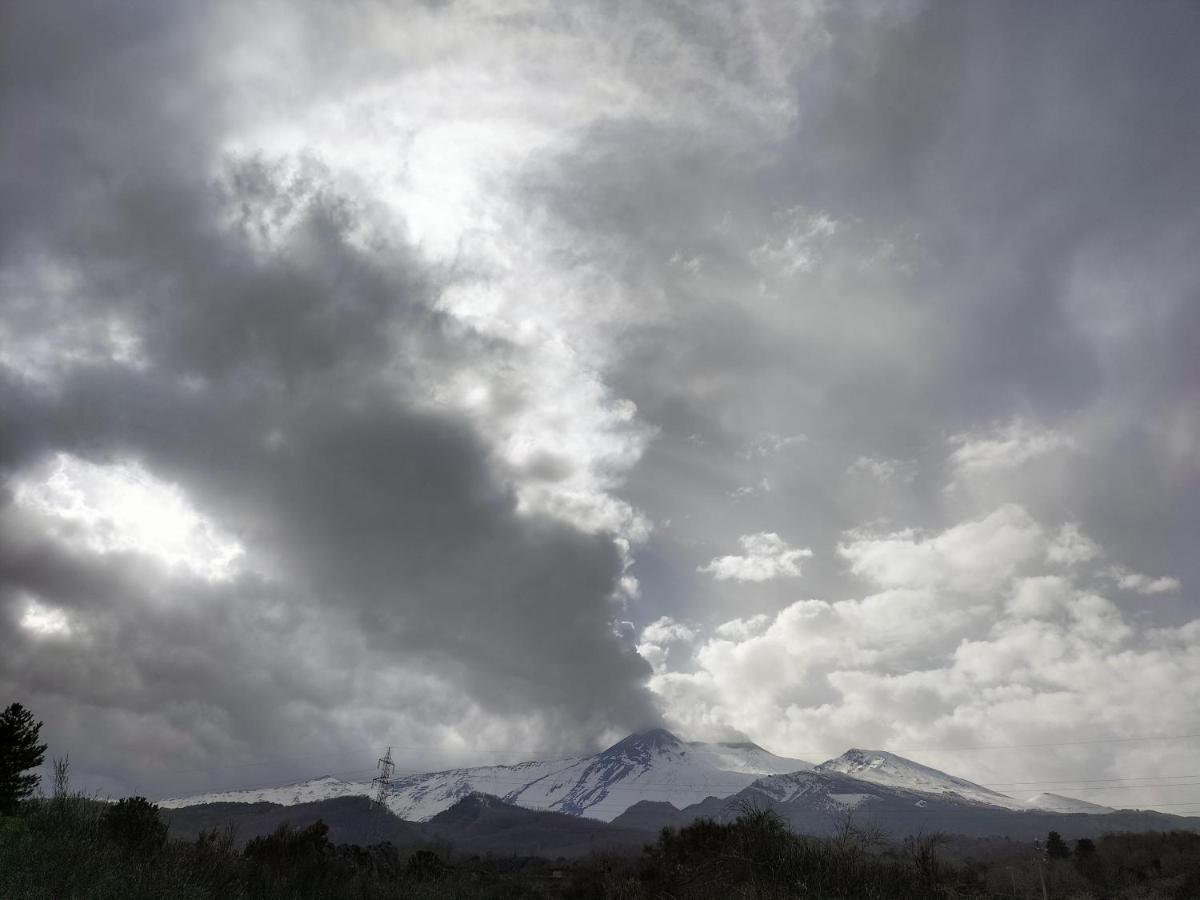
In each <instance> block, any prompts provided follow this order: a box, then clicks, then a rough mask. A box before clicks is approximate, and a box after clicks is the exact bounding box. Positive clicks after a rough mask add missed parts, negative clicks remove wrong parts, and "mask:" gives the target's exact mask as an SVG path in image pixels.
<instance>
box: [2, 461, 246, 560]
mask: <svg viewBox="0 0 1200 900" xmlns="http://www.w3.org/2000/svg"><path fill="white" fill-rule="evenodd" d="M14 496H15V499H16V503H17V505H18V506H19V507H22V508H24V509H25V510H26V511H28V512H31V513H33V514H34V515H37V516H38V517H39V518H41V519H42V521H43V524H44V526H45V530H46V533H48V534H51V535H54V536H56V537H58V538H59V539H60V540H64V541H70V542H77V543H79V544H81V545H82V546H84V547H86V548H87V549H88V550H90V551H92V552H93V553H98V554H108V553H139V554H144V555H146V556H148V557H151V558H153V559H156V560H158V561H159V562H161V563H165V564H166V565H168V566H170V567H173V568H176V569H183V570H186V571H188V572H190V573H191V574H193V575H196V576H199V577H202V578H206V579H209V580H214V581H220V580H225V579H228V578H231V577H232V576H233V575H234V574H235V573H236V571H237V566H238V561H239V559H240V558H241V557H242V556H243V552H244V551H243V549H242V546H241V544H240V543H239V542H238V541H237V540H236V538H234V537H233V536H232V535H230V534H228V533H226V532H225V531H224V530H223V529H221V528H220V527H219V526H218V525H217V524H216V523H215V522H213V521H212V520H210V519H208V518H206V517H205V516H203V515H202V514H201V513H200V512H199V511H197V510H196V508H195V507H194V506H193V505H192V503H191V501H190V500H189V499H188V497H187V496H186V495H185V494H184V493H183V491H182V490H181V489H180V488H179V487H178V486H176V485H173V484H170V483H167V482H165V481H162V480H160V479H158V478H155V477H154V476H153V475H152V474H150V473H149V472H147V471H146V470H145V469H144V468H142V466H141V465H140V464H138V463H137V462H132V461H126V462H114V463H108V464H100V463H93V462H89V461H88V460H85V459H81V458H79V457H77V456H73V455H71V454H68V453H59V454H57V455H56V456H54V457H53V459H51V460H50V461H49V462H48V463H46V464H42V465H41V466H39V467H36V468H35V469H33V470H29V471H26V472H24V473H22V474H21V475H20V476H19V477H18V478H17V479H16V480H15V491H14Z"/></svg>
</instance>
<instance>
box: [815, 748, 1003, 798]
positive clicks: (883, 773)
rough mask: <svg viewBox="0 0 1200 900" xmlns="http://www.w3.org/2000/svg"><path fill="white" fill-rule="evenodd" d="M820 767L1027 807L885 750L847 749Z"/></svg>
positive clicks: (886, 783) (928, 790) (939, 793)
mask: <svg viewBox="0 0 1200 900" xmlns="http://www.w3.org/2000/svg"><path fill="white" fill-rule="evenodd" d="M816 771H818V772H830V773H832V772H836V773H839V774H842V775H849V776H850V777H852V778H856V779H858V780H859V781H866V782H869V783H871V784H876V785H880V786H882V787H893V788H900V789H903V790H909V791H919V792H920V793H923V794H933V795H936V796H945V797H960V798H962V799H963V800H970V801H974V802H977V803H986V804H988V805H989V806H1002V807H1005V808H1008V809H1024V808H1025V804H1024V803H1022V802H1021V801H1020V800H1016V799H1014V798H1012V797H1009V796H1006V795H1004V794H1001V793H998V792H996V791H993V790H991V789H989V788H985V787H983V786H982V785H978V784H975V783H973V782H970V781H967V780H965V779H963V778H956V777H955V776H953V775H947V774H946V773H945V772H939V771H938V770H937V769H931V768H930V767H929V766H923V765H921V764H920V763H916V762H913V761H912V760H911V759H905V758H904V757H902V756H897V755H896V754H894V753H888V752H886V751H883V750H857V749H854V750H847V751H846V752H845V753H843V754H842V755H841V756H839V757H837V759H831V760H829V761H828V762H823V763H821V764H820V765H819V766H817V767H816Z"/></svg>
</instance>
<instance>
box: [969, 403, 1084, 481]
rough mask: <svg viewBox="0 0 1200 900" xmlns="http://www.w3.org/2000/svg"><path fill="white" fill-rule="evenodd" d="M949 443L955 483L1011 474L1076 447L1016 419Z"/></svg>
mask: <svg viewBox="0 0 1200 900" xmlns="http://www.w3.org/2000/svg"><path fill="white" fill-rule="evenodd" d="M949 443H950V445H951V446H952V447H953V448H954V449H953V451H952V452H951V453H950V465H951V467H952V469H953V470H954V475H955V477H956V479H958V480H968V479H972V478H981V477H982V478H986V477H989V476H994V475H999V474H1003V473H1005V472H1011V471H1013V470H1014V469H1019V468H1020V467H1021V466H1023V465H1025V464H1026V463H1028V462H1030V461H1032V460H1034V459H1037V458H1038V457H1041V456H1045V455H1047V454H1049V453H1052V452H1054V451H1056V450H1073V449H1076V447H1077V445H1076V443H1075V440H1074V439H1073V438H1072V437H1070V436H1069V435H1067V434H1065V433H1064V432H1061V431H1057V430H1055V429H1053V428H1045V427H1042V426H1038V425H1033V424H1030V423H1028V422H1026V421H1024V420H1023V419H1019V418H1018V419H1013V420H1012V421H1011V422H1009V423H1007V424H1005V425H995V426H993V427H992V428H991V429H988V430H986V431H970V432H961V433H959V434H955V435H952V436H951V437H950V439H949Z"/></svg>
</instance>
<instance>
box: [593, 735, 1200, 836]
mask: <svg viewBox="0 0 1200 900" xmlns="http://www.w3.org/2000/svg"><path fill="white" fill-rule="evenodd" d="M748 808H749V809H762V808H769V809H773V810H774V811H775V812H777V813H778V814H779V815H780V816H781V817H782V818H783V819H784V820H785V821H786V822H787V823H788V825H789V826H790V827H791V828H792V830H794V831H796V832H799V833H802V834H814V835H829V834H833V833H836V832H837V831H838V830H839V829H840V828H842V827H843V826H844V825H845V824H846V823H847V822H849V823H852V824H853V825H855V826H856V827H859V828H864V827H865V828H871V827H875V828H878V829H880V830H881V831H882V832H883V833H884V834H885V835H888V836H890V837H892V838H897V837H903V836H906V835H912V834H930V833H933V832H942V833H945V834H957V835H967V836H976V837H988V836H1007V837H1010V838H1017V839H1022V840H1032V839H1034V838H1038V837H1045V835H1046V834H1047V833H1048V832H1049V831H1051V830H1056V831H1059V832H1061V833H1063V834H1070V835H1071V836H1072V837H1097V836H1099V835H1101V834H1104V833H1106V832H1112V831H1149V830H1166V831H1170V830H1186V831H1200V818H1187V817H1181V816H1171V815H1167V814H1165V813H1159V812H1153V811H1148V810H1112V809H1109V808H1108V807H1104V806H1100V805H1098V804H1094V803H1087V802H1085V801H1082V800H1075V799H1073V798H1070V797H1060V796H1058V795H1053V794H1039V795H1037V796H1035V797H1031V798H1029V799H1027V800H1017V799H1014V798H1012V797H1009V796H1006V795H1004V794H999V793H997V792H995V791H991V790H989V789H988V788H985V787H982V786H981V785H978V784H974V783H973V782H970V781H966V780H964V779H961V778H956V777H955V776H953V775H948V774H946V773H945V772H939V771H938V770H937V769H931V768H929V767H928V766H922V765H921V764H919V763H915V762H913V761H912V760H907V759H904V758H903V757H899V756H896V755H895V754H891V753H884V752H879V751H864V750H851V751H849V752H847V753H845V754H843V755H842V756H840V757H838V758H837V759H833V760H829V761H828V762H825V763H822V764H821V765H819V766H816V767H814V768H813V769H812V770H810V771H802V772H790V773H786V774H780V775H768V776H765V777H763V778H759V779H757V780H755V781H754V782H753V783H752V784H750V785H749V786H747V787H746V788H744V789H743V790H741V791H738V792H737V793H735V794H733V795H731V796H729V797H709V798H707V799H705V800H702V801H701V802H699V803H695V804H692V805H691V806H686V807H683V808H679V809H677V808H675V807H671V806H669V805H666V804H651V803H639V804H637V805H636V806H634V807H632V808H630V809H629V810H628V811H627V812H626V813H625V814H623V815H621V816H619V817H618V818H617V819H615V820H614V824H618V825H624V826H631V827H637V828H640V829H643V830H647V831H652V830H656V829H659V828H662V827H666V826H670V827H676V828H677V827H679V826H681V825H684V824H687V823H688V822H692V821H695V820H696V819H701V818H708V819H715V820H717V821H728V820H731V819H733V818H735V817H736V816H737V815H739V814H740V812H741V811H742V810H744V809H748Z"/></svg>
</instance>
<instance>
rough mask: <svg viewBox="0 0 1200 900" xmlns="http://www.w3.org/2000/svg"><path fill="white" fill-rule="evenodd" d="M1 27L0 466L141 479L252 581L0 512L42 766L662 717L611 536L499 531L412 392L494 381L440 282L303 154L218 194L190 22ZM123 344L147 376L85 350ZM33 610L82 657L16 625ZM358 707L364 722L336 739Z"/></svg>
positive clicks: (448, 441)
mask: <svg viewBox="0 0 1200 900" xmlns="http://www.w3.org/2000/svg"><path fill="white" fill-rule="evenodd" d="M6 15H7V17H8V18H9V21H8V22H7V23H6V24H5V27H4V29H3V31H4V33H5V35H6V38H5V40H6V43H11V42H13V41H14V40H15V36H16V35H20V41H21V46H20V47H19V48H17V47H15V46H14V47H12V48H8V47H6V50H7V49H12V51H13V52H11V53H9V52H5V53H4V54H3V55H4V63H3V65H4V71H3V78H4V82H5V84H6V89H7V91H8V99H7V101H6V103H5V112H4V123H3V125H2V126H0V131H3V132H4V134H5V135H6V138H5V151H4V157H3V160H4V165H3V172H4V175H3V183H2V190H3V205H4V208H5V227H4V230H3V232H2V233H0V237H2V239H3V241H4V244H3V247H2V248H0V252H2V253H3V257H0V258H2V259H3V263H4V265H5V271H4V278H5V282H4V290H5V298H4V300H3V303H4V324H5V327H6V329H7V330H8V332H9V334H10V336H11V337H14V338H15V343H16V344H17V345H19V346H25V347H28V348H30V349H29V354H30V356H29V359H27V360H26V362H27V366H26V371H20V370H19V367H18V370H14V369H13V368H6V369H5V370H4V373H3V376H2V377H0V397H3V401H2V404H3V409H4V420H5V421H4V428H3V439H2V440H0V465H2V466H3V472H4V474H5V476H6V477H7V478H9V479H12V478H15V477H17V476H18V475H20V473H21V472H22V471H24V470H25V469H26V468H27V467H28V466H30V465H33V464H35V463H38V462H39V460H44V459H45V458H46V457H47V455H48V454H53V453H67V454H71V455H72V456H73V457H76V458H80V459H84V460H88V461H91V462H95V463H99V464H123V463H126V462H128V461H131V460H132V461H136V462H138V463H139V464H140V465H142V466H144V467H145V469H146V470H147V471H149V472H151V473H153V475H154V476H155V477H157V478H160V479H164V480H166V481H168V482H171V483H175V484H178V485H180V486H181V487H182V488H183V489H184V490H185V491H186V493H187V496H188V497H189V498H190V500H191V502H193V503H194V504H195V505H196V507H197V508H198V509H200V510H202V511H203V512H204V513H205V514H206V515H209V516H211V517H212V518H213V519H214V520H215V521H216V522H217V523H219V525H220V527H221V528H222V529H224V530H225V531H227V532H229V533H231V534H233V535H235V536H236V537H237V538H238V540H239V541H241V543H242V544H243V545H244V547H245V549H246V553H247V557H246V559H247V560H248V568H249V569H250V571H248V572H243V573H242V574H239V575H236V576H235V577H233V579H232V580H229V581H226V582H212V583H204V582H203V581H198V580H196V579H188V578H185V577H182V576H179V575H178V574H176V575H168V574H164V573H163V572H162V571H160V569H159V568H156V566H154V565H153V564H150V563H148V562H147V561H146V560H145V559H144V558H143V557H141V556H140V555H138V554H136V553H128V552H125V553H121V552H113V553H109V554H108V555H106V556H104V557H102V558H101V557H97V556H96V555H95V554H93V553H88V552H85V551H83V550H78V549H75V548H73V547H72V546H71V545H70V544H67V545H63V544H62V542H60V541H59V542H56V541H53V540H46V539H41V538H39V537H38V536H37V532H36V523H35V522H34V519H33V518H31V514H30V513H29V512H28V510H24V509H22V508H20V507H18V506H17V505H15V504H14V502H13V495H12V489H11V486H10V487H9V488H8V489H6V492H5V494H4V496H3V501H4V505H3V512H2V514H0V528H3V531H4V534H5V541H4V544H3V548H4V549H3V553H2V562H0V597H2V598H3V615H4V617H5V619H6V627H5V628H4V629H3V639H2V640H3V647H2V648H0V659H2V660H3V663H0V685H2V686H3V688H4V691H5V693H6V694H12V695H14V696H18V695H19V696H20V697H21V698H22V699H25V700H26V702H27V703H28V704H29V705H31V706H33V707H34V708H35V709H37V711H38V713H39V715H40V716H42V717H44V718H45V719H46V720H47V724H48V729H49V736H50V738H51V741H52V743H53V744H54V745H55V746H54V750H55V752H56V753H57V752H64V753H65V752H70V753H71V754H72V756H73V757H74V758H75V760H76V764H77V765H80V764H82V765H83V766H85V767H88V766H91V770H90V774H91V775H93V776H96V775H106V776H108V777H110V778H111V779H112V781H111V782H105V784H114V785H117V786H121V787H126V788H127V787H129V786H130V785H131V784H133V783H134V782H135V781H136V776H135V775H134V772H135V771H138V770H140V771H142V772H143V773H145V772H150V773H151V774H153V772H155V771H156V770H165V771H166V772H168V773H169V772H170V771H171V770H170V767H169V764H164V760H170V759H174V760H176V764H177V765H178V761H179V760H183V761H184V762H185V763H186V764H187V766H188V767H191V768H201V769H203V768H204V767H206V766H219V765H220V764H222V763H223V762H225V761H228V760H229V759H230V758H238V759H244V758H246V757H250V758H261V756H262V755H270V756H271V757H272V758H279V759H281V760H282V761H283V763H284V764H286V763H287V760H288V754H287V752H282V753H281V752H279V750H278V748H279V747H281V746H285V745H287V744H289V743H294V742H297V741H301V742H304V741H306V740H308V741H309V743H310V746H311V745H315V746H317V747H318V748H319V749H321V750H328V751H331V752H341V753H343V755H344V756H345V755H351V754H352V755H353V758H354V759H355V760H357V759H362V758H367V757H369V753H370V751H371V750H372V749H374V748H373V747H370V746H367V745H364V743H362V741H363V739H369V740H371V741H378V742H381V743H382V742H386V741H387V740H389V739H390V738H392V737H394V736H395V735H394V733H393V731H392V729H393V728H394V727H395V725H396V722H398V721H403V722H405V723H406V724H407V725H408V726H411V727H415V728H416V729H417V731H416V732H415V733H416V734H417V738H416V740H418V741H419V740H420V734H421V732H420V728H422V727H428V728H433V727H436V726H439V725H443V724H444V725H448V726H449V727H452V728H453V727H454V726H455V725H457V724H459V722H461V721H465V720H466V718H467V717H468V715H469V709H470V708H472V707H473V708H475V709H483V710H485V711H486V713H487V714H489V715H492V716H496V717H500V718H501V719H503V717H505V716H512V717H515V720H519V721H521V722H522V723H524V727H525V728H527V729H528V730H527V731H526V732H525V733H524V734H520V735H516V734H514V735H510V736H509V739H510V740H511V741H512V742H513V745H514V746H515V747H523V748H527V747H529V746H530V745H531V744H538V745H542V746H544V745H546V744H550V743H554V744H558V745H560V746H562V745H570V744H572V743H579V744H583V743H586V742H588V741H590V740H592V739H594V738H595V737H597V736H598V735H600V734H602V733H604V732H605V731H607V730H610V729H627V728H632V727H635V726H638V725H642V724H646V723H647V722H651V721H654V720H655V719H656V715H657V714H656V713H655V711H654V709H653V707H652V705H651V703H650V701H649V699H648V698H649V695H648V693H647V692H646V691H645V688H644V685H643V682H644V680H645V677H646V675H647V674H648V667H647V666H646V664H645V663H644V662H643V661H642V660H641V659H640V657H638V656H636V655H635V654H633V653H632V652H631V651H629V650H627V649H625V648H624V647H622V646H621V644H620V643H619V642H618V640H617V639H616V637H615V636H614V633H613V629H612V624H611V621H612V618H613V616H614V613H615V612H616V607H615V606H614V605H613V602H614V601H613V600H612V597H613V595H614V592H615V589H616V582H617V578H618V577H619V575H620V573H621V560H620V556H619V552H618V549H617V547H616V545H615V544H614V541H613V539H612V538H611V537H610V536H606V535H603V534H585V533H583V532H581V531H579V530H577V529H576V528H574V527H573V526H571V525H568V524H565V523H562V522H559V521H555V520H552V519H550V518H548V517H546V516H544V515H539V514H526V513H518V511H517V502H516V498H515V496H514V494H513V490H512V488H511V487H510V486H509V485H508V484H506V482H505V474H504V471H503V467H502V466H500V465H499V464H498V462H497V461H496V460H495V459H493V457H492V455H491V452H490V450H489V449H488V447H487V446H486V445H485V444H484V442H483V441H482V439H481V438H480V436H479V435H478V434H477V433H476V432H475V430H474V429H473V427H472V426H471V425H470V424H469V423H468V422H467V421H465V420H464V419H463V418H461V417H460V416H458V415H456V414H455V413H454V412H453V411H451V410H449V409H445V408H439V407H437V406H436V405H431V404H430V403H429V402H428V400H427V399H425V393H424V392H425V388H426V384H427V383H428V382H430V381H434V382H436V380H437V379H439V378H441V377H443V376H445V375H448V374H452V373H454V372H455V371H456V370H458V369H460V368H462V367H463V366H464V365H466V364H468V363H469V364H472V365H479V364H480V363H481V362H488V361H491V362H492V363H494V364H497V365H511V364H513V363H514V359H513V354H514V353H515V352H516V351H515V350H514V349H513V348H511V347H507V346H505V345H504V344H503V343H502V342H498V341H496V340H494V339H486V338H484V337H481V336H478V335H476V334H475V333H473V332H472V331H471V330H470V329H466V328H463V327H461V326H458V325H456V324H454V323H452V322H449V321H447V319H446V317H445V316H444V315H442V314H439V313H437V312H435V311H434V310H433V305H434V302H435V301H436V298H437V295H438V292H439V291H440V290H441V289H443V288H444V287H445V285H446V284H447V283H448V282H447V279H448V278H451V277H453V276H452V275H451V274H448V273H443V272H437V271H434V270H432V269H430V268H428V267H427V266H424V265H422V264H421V263H419V262H418V261H416V260H415V259H414V258H413V257H412V255H411V254H410V253H409V251H408V250H407V248H406V247H405V246H404V245H403V243H402V242H398V241H397V240H396V239H395V238H394V237H391V236H390V235H389V234H387V233H386V231H385V230H383V229H382V228H380V227H379V225H378V222H377V221H376V220H374V219H373V218H372V215H373V212H372V209H371V208H370V204H369V203H366V202H363V201H361V200H354V199H351V197H350V196H349V194H348V193H347V192H346V191H345V190H343V189H342V185H340V184H339V182H338V180H337V178H335V177H334V176H333V175H331V173H330V172H329V171H328V170H327V169H326V168H325V167H324V166H322V165H321V164H320V163H319V162H318V161H315V160H311V159H309V160H304V159H301V160H299V161H296V160H285V161H277V160H266V159H264V158H262V157H254V156H252V157H249V158H245V159H241V160H237V159H230V160H229V161H227V162H226V163H225V164H223V165H222V166H219V167H218V171H219V173H220V174H219V175H218V176H217V177H216V178H214V177H213V176H212V175H211V174H210V173H211V172H212V171H213V164H214V162H217V158H218V154H219V150H218V148H217V147H216V146H215V145H214V143H213V140H212V138H213V131H214V129H215V125H216V123H217V122H218V121H219V120H220V119H221V116H222V109H221V107H220V105H219V104H218V103H217V102H215V101H214V98H212V97H210V96H206V95H205V90H204V85H205V75H206V70H205V68H204V63H205V60H204V59H203V58H202V57H201V54H200V50H201V49H203V48H202V47H201V46H200V45H201V41H200V39H199V37H198V36H197V35H196V34H195V33H194V32H193V30H192V29H193V28H194V27H195V26H196V23H195V22H193V21H192V14H191V13H189V12H188V11H187V9H185V8H182V7H181V8H179V9H167V8H163V7H160V6H159V5H158V4H148V5H147V6H146V8H145V9H139V10H134V9H132V8H124V9H123V11H122V12H121V13H120V14H118V15H112V14H110V11H109V10H107V9H101V8H98V7H91V8H79V9H73V10H72V11H70V14H69V15H68V14H67V11H66V10H60V11H58V12H55V11H54V10H53V9H51V8H49V7H44V6H41V7H37V8H35V7H33V6H23V7H20V8H11V7H10V8H9V10H8V11H7V13H6ZM50 60H53V61H54V64H53V65H51V64H50ZM364 236H365V237H364ZM364 240H365V241H366V243H367V246H364V244H363V241H364ZM47 270H50V271H51V275H50V276H47V274H46V272H47ZM47 278H50V279H51V280H54V281H55V284H56V285H57V286H56V287H55V288H53V289H49V290H48V289H47V287H46V280H47ZM114 320H115V321H119V322H121V323H125V324H127V326H128V327H129V328H130V329H132V331H133V332H134V334H135V335H136V337H137V351H136V353H137V360H136V362H133V363H131V362H129V361H121V360H118V359H114V358H113V354H112V350H111V347H108V346H107V345H106V344H105V343H104V341H103V340H102V339H101V338H102V337H103V335H104V333H105V328H106V327H108V325H109V323H111V322H113V321H114ZM39 341H40V342H43V343H46V344H48V345H49V351H50V352H49V355H48V357H47V359H48V360H49V361H48V362H47V361H44V360H43V362H45V365H44V366H42V368H41V369H39V368H38V366H39V365H41V363H40V362H39V361H38V359H37V358H36V352H35V351H36V350H37V347H38V345H39ZM56 350H57V351H61V352H60V353H59V355H58V356H57V357H56V356H55V354H54V352H53V351H56ZM64 353H65V354H66V356H67V359H66V360H65V361H64V360H63V359H62V358H61V357H62V355H63V354H64ZM30 360H32V361H30ZM31 528H32V529H34V530H33V531H31V530H30V529H31ZM257 573H265V574H257ZM30 597H35V598H37V600H38V602H40V603H43V604H45V605H48V606H51V607H53V608H55V609H59V610H63V611H65V612H66V613H67V614H68V616H69V617H70V621H71V623H72V626H71V631H72V636H71V637H67V638H61V637H60V638H53V639H46V638H44V637H39V636H38V635H37V634H34V633H31V631H30V630H29V629H27V628H23V627H20V625H19V622H20V619H21V616H22V615H23V614H24V612H25V605H26V603H27V601H28V599H29V598H30ZM406 673H407V674H413V673H420V675H422V676H425V677H428V678H429V679H431V683H433V682H436V683H437V685H438V686H439V689H440V690H441V691H442V693H441V695H438V696H432V695H428V694H427V695H426V696H421V691H420V690H415V689H412V688H405V687H404V685H403V684H402V683H401V684H399V685H397V678H398V677H399V676H402V675H405V674H406ZM376 680H378V682H379V684H380V685H381V686H388V687H389V688H390V689H391V690H392V693H391V695H390V696H381V695H380V694H381V687H376V686H375V682H376ZM456 692H457V693H458V696H457V697H455V696H454V694H455V693H456ZM393 704H394V710H393V713H394V717H393V718H391V719H390V720H389V718H388V716H387V715H386V714H383V715H382V716H381V711H386V710H387V709H388V707H389V706H392V705H393ZM362 708H369V709H370V710H373V712H372V713H371V715H372V716H374V717H375V718H374V721H372V722H371V723H370V724H369V725H366V726H363V725H362V724H361V723H358V724H357V725H356V726H355V728H354V729H353V730H351V731H350V733H347V734H341V735H338V734H336V732H337V730H338V729H339V727H343V726H344V725H345V722H344V720H340V719H338V718H337V716H338V715H344V714H345V713H347V712H348V711H350V710H353V709H362ZM381 718H382V721H380V719H381ZM330 732H334V734H332V735H331V734H330ZM412 733H413V732H410V734H412ZM88 735H90V736H92V737H93V738H95V741H94V742H92V741H90V740H88V741H86V743H85V736H88ZM410 739H411V738H410ZM431 739H432V738H431ZM89 754H90V757H89ZM213 777H214V778H218V777H219V776H213ZM154 786H155V787H156V788H157V789H159V790H161V789H164V788H165V787H167V786H169V782H168V784H163V783H161V782H159V783H156V784H155V785H154Z"/></svg>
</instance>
